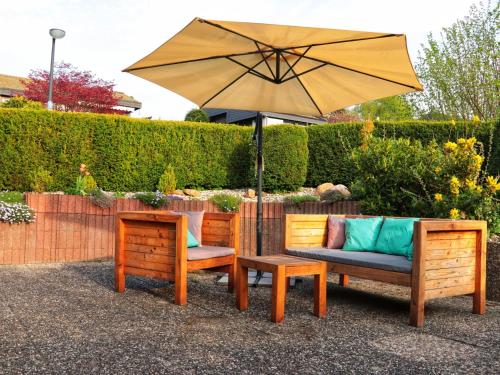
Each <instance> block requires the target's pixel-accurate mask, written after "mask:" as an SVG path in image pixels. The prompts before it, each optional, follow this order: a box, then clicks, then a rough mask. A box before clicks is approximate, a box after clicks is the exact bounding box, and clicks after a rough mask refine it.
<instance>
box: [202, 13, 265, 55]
mask: <svg viewBox="0 0 500 375" xmlns="http://www.w3.org/2000/svg"><path fill="white" fill-rule="evenodd" d="M199 21H200V22H203V23H206V24H208V25H210V26H213V27H217V28H219V29H222V30H224V31H227V32H230V33H233V34H235V35H238V36H241V37H242V38H245V39H248V40H251V41H252V42H254V43H259V44H262V45H264V46H266V47H269V48H272V49H274V47H273V46H272V45H270V44H267V43H264V42H261V41H260V40H257V39H254V38H251V37H249V36H248V35H245V34H241V33H239V32H237V31H234V30H231V29H228V28H227V27H224V26H222V25H219V24H217V23H214V22H211V21H207V20H204V19H201V18H200V19H199Z"/></svg>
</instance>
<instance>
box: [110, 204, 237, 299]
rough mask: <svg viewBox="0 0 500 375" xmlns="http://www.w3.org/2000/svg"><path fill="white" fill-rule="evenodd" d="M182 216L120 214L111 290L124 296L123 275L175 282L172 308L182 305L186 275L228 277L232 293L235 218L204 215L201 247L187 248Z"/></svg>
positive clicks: (147, 213)
mask: <svg viewBox="0 0 500 375" xmlns="http://www.w3.org/2000/svg"><path fill="white" fill-rule="evenodd" d="M187 225H188V217H187V216H186V215H181V214H174V213H172V212H169V211H156V212H151V211H145V212H140V211H131V212H120V213H118V214H117V220H116V253H115V288H116V291H117V292H120V293H121V292H123V291H125V279H126V276H127V275H134V276H142V277H149V278H154V279H160V280H169V281H174V282H175V303H176V304H178V305H184V304H186V302H187V273H188V272H189V271H194V270H201V269H204V270H211V271H217V272H227V273H228V276H229V277H228V290H229V291H230V292H232V291H233V288H234V280H235V272H236V257H237V256H238V249H239V233H240V217H239V214H234V213H205V214H204V217H203V225H202V245H203V246H201V247H195V248H189V249H188V247H187Z"/></svg>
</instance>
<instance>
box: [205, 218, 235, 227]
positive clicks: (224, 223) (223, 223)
mask: <svg viewBox="0 0 500 375" xmlns="http://www.w3.org/2000/svg"><path fill="white" fill-rule="evenodd" d="M203 226H204V227H209V228H212V227H215V228H229V221H228V220H209V219H204V220H203Z"/></svg>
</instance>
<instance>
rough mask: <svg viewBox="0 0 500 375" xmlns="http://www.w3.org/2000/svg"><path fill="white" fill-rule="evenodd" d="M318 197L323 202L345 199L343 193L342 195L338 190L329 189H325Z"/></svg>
mask: <svg viewBox="0 0 500 375" xmlns="http://www.w3.org/2000/svg"><path fill="white" fill-rule="evenodd" d="M320 199H321V200H322V201H323V202H327V203H335V202H338V201H343V200H345V199H346V197H345V196H344V195H342V193H341V192H340V191H338V190H333V189H329V190H326V191H324V192H323V193H321V197H320Z"/></svg>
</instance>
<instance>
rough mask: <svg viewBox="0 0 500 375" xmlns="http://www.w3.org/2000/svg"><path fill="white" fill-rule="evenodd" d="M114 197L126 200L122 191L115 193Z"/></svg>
mask: <svg viewBox="0 0 500 375" xmlns="http://www.w3.org/2000/svg"><path fill="white" fill-rule="evenodd" d="M113 196H114V197H115V198H125V193H124V192H122V191H115V192H114V193H113Z"/></svg>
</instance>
